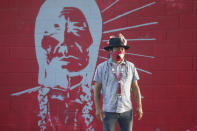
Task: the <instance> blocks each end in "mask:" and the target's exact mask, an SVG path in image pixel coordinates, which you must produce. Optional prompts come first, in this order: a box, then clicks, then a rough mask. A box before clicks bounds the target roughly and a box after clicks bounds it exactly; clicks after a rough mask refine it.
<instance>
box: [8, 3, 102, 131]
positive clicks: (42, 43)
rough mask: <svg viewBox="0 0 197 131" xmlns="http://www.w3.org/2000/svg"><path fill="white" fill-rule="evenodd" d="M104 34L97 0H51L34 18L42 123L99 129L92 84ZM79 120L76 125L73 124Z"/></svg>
mask: <svg viewBox="0 0 197 131" xmlns="http://www.w3.org/2000/svg"><path fill="white" fill-rule="evenodd" d="M101 35H102V18H101V14H100V10H99V8H98V6H97V4H96V2H95V1H94V0H46V1H45V2H44V3H43V5H42V6H41V8H40V11H39V13H38V16H37V19H36V22H35V33H34V37H35V48H36V57H37V61H38V65H39V74H38V84H39V86H38V87H35V88H32V89H27V90H25V91H21V92H17V93H13V94H12V95H13V96H19V95H22V94H25V93H32V92H35V91H38V96H37V98H38V102H39V110H40V112H39V117H40V120H39V121H38V126H39V127H40V129H41V130H42V131H43V130H45V129H47V128H48V127H50V128H52V129H53V130H56V127H57V126H59V127H61V126H63V127H65V126H67V125H68V127H70V128H71V129H72V130H77V129H78V128H79V127H80V126H84V125H85V126H86V129H87V130H94V127H93V126H92V122H93V115H92V114H91V113H90V111H91V110H92V106H93V100H92V99H91V83H92V78H93V74H94V70H95V67H96V61H97V57H98V51H99V46H100V41H101ZM73 123H74V124H73Z"/></svg>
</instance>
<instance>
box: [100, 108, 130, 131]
mask: <svg viewBox="0 0 197 131" xmlns="http://www.w3.org/2000/svg"><path fill="white" fill-rule="evenodd" d="M104 115H105V116H104V118H103V131H115V129H116V125H117V122H118V123H119V125H120V130H121V131H132V127H133V112H132V110H130V111H127V112H124V113H114V112H104Z"/></svg>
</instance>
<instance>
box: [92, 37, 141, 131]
mask: <svg viewBox="0 0 197 131" xmlns="http://www.w3.org/2000/svg"><path fill="white" fill-rule="evenodd" d="M104 49H105V50H106V51H109V53H110V58H109V59H108V60H107V61H105V62H103V63H101V64H99V65H98V67H97V69H96V73H95V77H94V82H95V90H94V101H95V107H96V117H97V118H98V119H99V120H102V121H103V130H104V131H115V128H116V125H117V122H118V123H119V125H120V129H121V131H131V130H132V124H133V113H132V112H133V111H132V103H131V91H132V90H133V95H134V98H135V101H136V103H137V108H136V115H138V120H140V119H141V118H142V115H143V111H142V103H141V93H140V88H139V86H138V82H137V81H138V80H139V76H138V73H137V70H136V68H135V66H134V64H133V63H131V62H129V61H126V60H125V59H124V56H125V50H127V49H129V46H127V40H126V39H125V38H124V36H123V35H122V34H120V35H119V37H112V38H110V40H109V45H108V46H106V47H104ZM101 90H102V93H103V109H101V106H100V92H101Z"/></svg>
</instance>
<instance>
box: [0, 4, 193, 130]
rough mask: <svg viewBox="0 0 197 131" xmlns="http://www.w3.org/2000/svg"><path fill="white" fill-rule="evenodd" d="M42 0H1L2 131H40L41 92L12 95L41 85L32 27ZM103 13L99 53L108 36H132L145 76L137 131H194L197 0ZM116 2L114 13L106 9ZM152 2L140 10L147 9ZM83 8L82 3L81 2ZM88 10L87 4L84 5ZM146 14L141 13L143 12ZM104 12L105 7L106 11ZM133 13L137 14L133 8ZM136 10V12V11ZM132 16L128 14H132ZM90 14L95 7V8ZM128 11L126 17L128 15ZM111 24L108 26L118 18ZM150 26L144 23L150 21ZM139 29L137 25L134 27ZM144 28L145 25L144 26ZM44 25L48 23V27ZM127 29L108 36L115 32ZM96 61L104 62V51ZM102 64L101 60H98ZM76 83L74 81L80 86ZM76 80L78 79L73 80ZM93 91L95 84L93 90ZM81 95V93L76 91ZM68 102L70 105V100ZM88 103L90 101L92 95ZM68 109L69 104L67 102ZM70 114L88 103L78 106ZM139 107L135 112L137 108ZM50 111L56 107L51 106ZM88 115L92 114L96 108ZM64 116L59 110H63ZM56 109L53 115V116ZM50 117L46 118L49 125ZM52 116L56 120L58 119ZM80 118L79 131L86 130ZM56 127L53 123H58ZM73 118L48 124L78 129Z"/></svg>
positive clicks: (124, 7)
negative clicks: (141, 110) (39, 98)
mask: <svg viewBox="0 0 197 131" xmlns="http://www.w3.org/2000/svg"><path fill="white" fill-rule="evenodd" d="M44 2H45V1H44V0H28V1H27V0H2V1H1V4H0V62H1V64H0V89H1V91H0V106H1V108H0V130H2V131H34V130H35V131H37V130H38V131H39V130H41V129H40V127H39V126H38V121H39V120H40V117H39V116H38V114H39V102H38V95H39V93H38V90H37V91H35V92H32V93H25V94H22V95H19V96H13V95H12V94H13V93H16V92H20V91H24V90H27V89H30V88H34V87H37V86H39V84H38V83H39V82H38V79H39V78H38V74H39V65H38V62H37V58H36V50H35V38H34V35H35V24H36V18H37V15H38V13H39V10H40V8H41V6H42V5H43V3H44ZM96 2H97V5H98V7H99V9H100V11H101V16H102V23H103V26H102V32H103V33H102V39H101V44H100V48H102V47H104V46H106V42H104V41H103V40H108V39H109V36H110V35H113V34H115V35H117V34H118V33H120V32H121V33H122V34H123V35H124V36H125V37H126V38H128V39H131V40H130V41H128V44H129V45H130V46H131V49H130V50H129V51H128V53H133V54H132V55H129V54H128V55H127V56H126V57H127V59H128V60H130V61H132V62H133V63H135V65H136V67H137V68H139V69H143V70H144V71H146V72H144V71H140V70H138V72H139V75H140V78H141V79H140V81H139V85H140V88H141V92H142V95H143V97H144V99H143V101H142V102H143V110H144V116H143V119H142V120H140V121H138V120H137V119H136V118H135V117H134V131H196V130H197V119H196V117H197V113H196V110H197V105H196V102H197V96H196V93H197V88H196V85H197V81H196V78H197V44H196V43H197V1H195V0H160V1H158V0H155V1H154V0H119V1H117V3H114V2H115V0H97V1H96ZM113 3H114V5H113V6H112V7H110V8H108V7H109V5H111V4H113ZM150 3H152V5H150V6H147V7H144V8H142V7H143V6H145V5H148V4H150ZM81 4H83V2H82V3H81ZM84 6H87V7H88V6H90V5H84ZM140 7H141V8H142V9H139V8H140ZM105 9H106V10H105ZM134 9H139V10H136V11H134ZM132 10H133V11H132ZM129 11H131V12H130V13H128V12H129ZM90 12H91V10H90ZM126 12H127V13H128V14H125V13H126ZM121 14H122V15H123V14H125V15H124V16H122V17H120V18H117V19H116V20H114V21H111V22H109V23H106V24H105V22H106V21H107V20H109V19H111V18H116V16H119V15H121ZM51 19H53V18H51ZM152 22H155V23H154V24H150V25H146V26H145V25H142V24H145V23H152ZM137 25H139V27H138V26H137ZM140 25H141V26H140ZM43 26H44V25H43ZM123 27H130V29H123V30H121V31H117V32H111V33H106V31H109V30H112V29H121V28H123ZM98 56H102V57H107V56H108V54H107V52H105V51H103V50H99V54H98ZM95 61H97V64H99V63H101V62H103V61H104V59H102V58H101V57H98V59H95ZM78 79H79V78H77V79H76V81H78ZM74 83H75V82H74ZM89 88H90V87H89ZM72 95H73V96H75V95H76V97H77V95H78V94H75V93H74V92H72ZM69 100H71V99H68V100H67V103H70V101H69ZM91 100H93V99H92V98H91ZM53 104H54V106H55V107H57V109H54V110H55V111H54V112H55V113H59V115H60V116H61V113H62V112H64V110H63V109H62V108H64V107H63V106H62V104H63V103H61V102H58V101H55V102H54V103H53ZM64 104H65V103H64ZM70 106H71V107H70V108H69V110H68V111H67V116H69V117H70V118H73V115H74V114H73V113H74V112H72V108H73V110H74V109H76V108H78V109H79V110H82V108H83V106H79V107H75V105H74V104H71V105H70ZM135 106H136V105H135V104H134V109H135ZM52 109H53V108H52ZM92 109H93V110H91V111H90V112H89V114H90V115H92V116H94V107H93V106H92ZM61 111H62V112H61ZM54 112H53V110H51V112H50V113H51V114H52V117H53V116H54V117H55V114H53V113H54ZM48 119H49V118H47V120H48ZM53 119H55V118H51V120H52V121H53ZM82 121H84V120H83V118H82V117H80V118H79V119H78V122H77V123H75V124H77V129H76V130H86V129H87V126H86V125H85V123H84V122H82ZM53 124H54V123H53ZM74 126H75V125H74V123H73V122H72V120H71V121H70V122H68V123H67V124H62V123H61V122H60V123H58V122H56V123H55V124H54V127H53V128H52V127H51V126H50V122H48V123H47V124H46V130H55V129H56V130H58V131H61V130H73V129H74ZM91 126H92V128H94V129H95V130H97V131H100V130H101V129H102V123H101V122H99V121H98V120H96V118H95V117H94V118H93V121H92V122H91Z"/></svg>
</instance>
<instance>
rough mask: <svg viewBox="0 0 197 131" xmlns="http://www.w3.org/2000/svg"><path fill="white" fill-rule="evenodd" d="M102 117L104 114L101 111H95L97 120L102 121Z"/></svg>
mask: <svg viewBox="0 0 197 131" xmlns="http://www.w3.org/2000/svg"><path fill="white" fill-rule="evenodd" d="M103 117H104V113H103V111H102V110H101V109H100V108H99V109H96V118H97V119H98V120H101V121H102V120H103Z"/></svg>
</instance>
